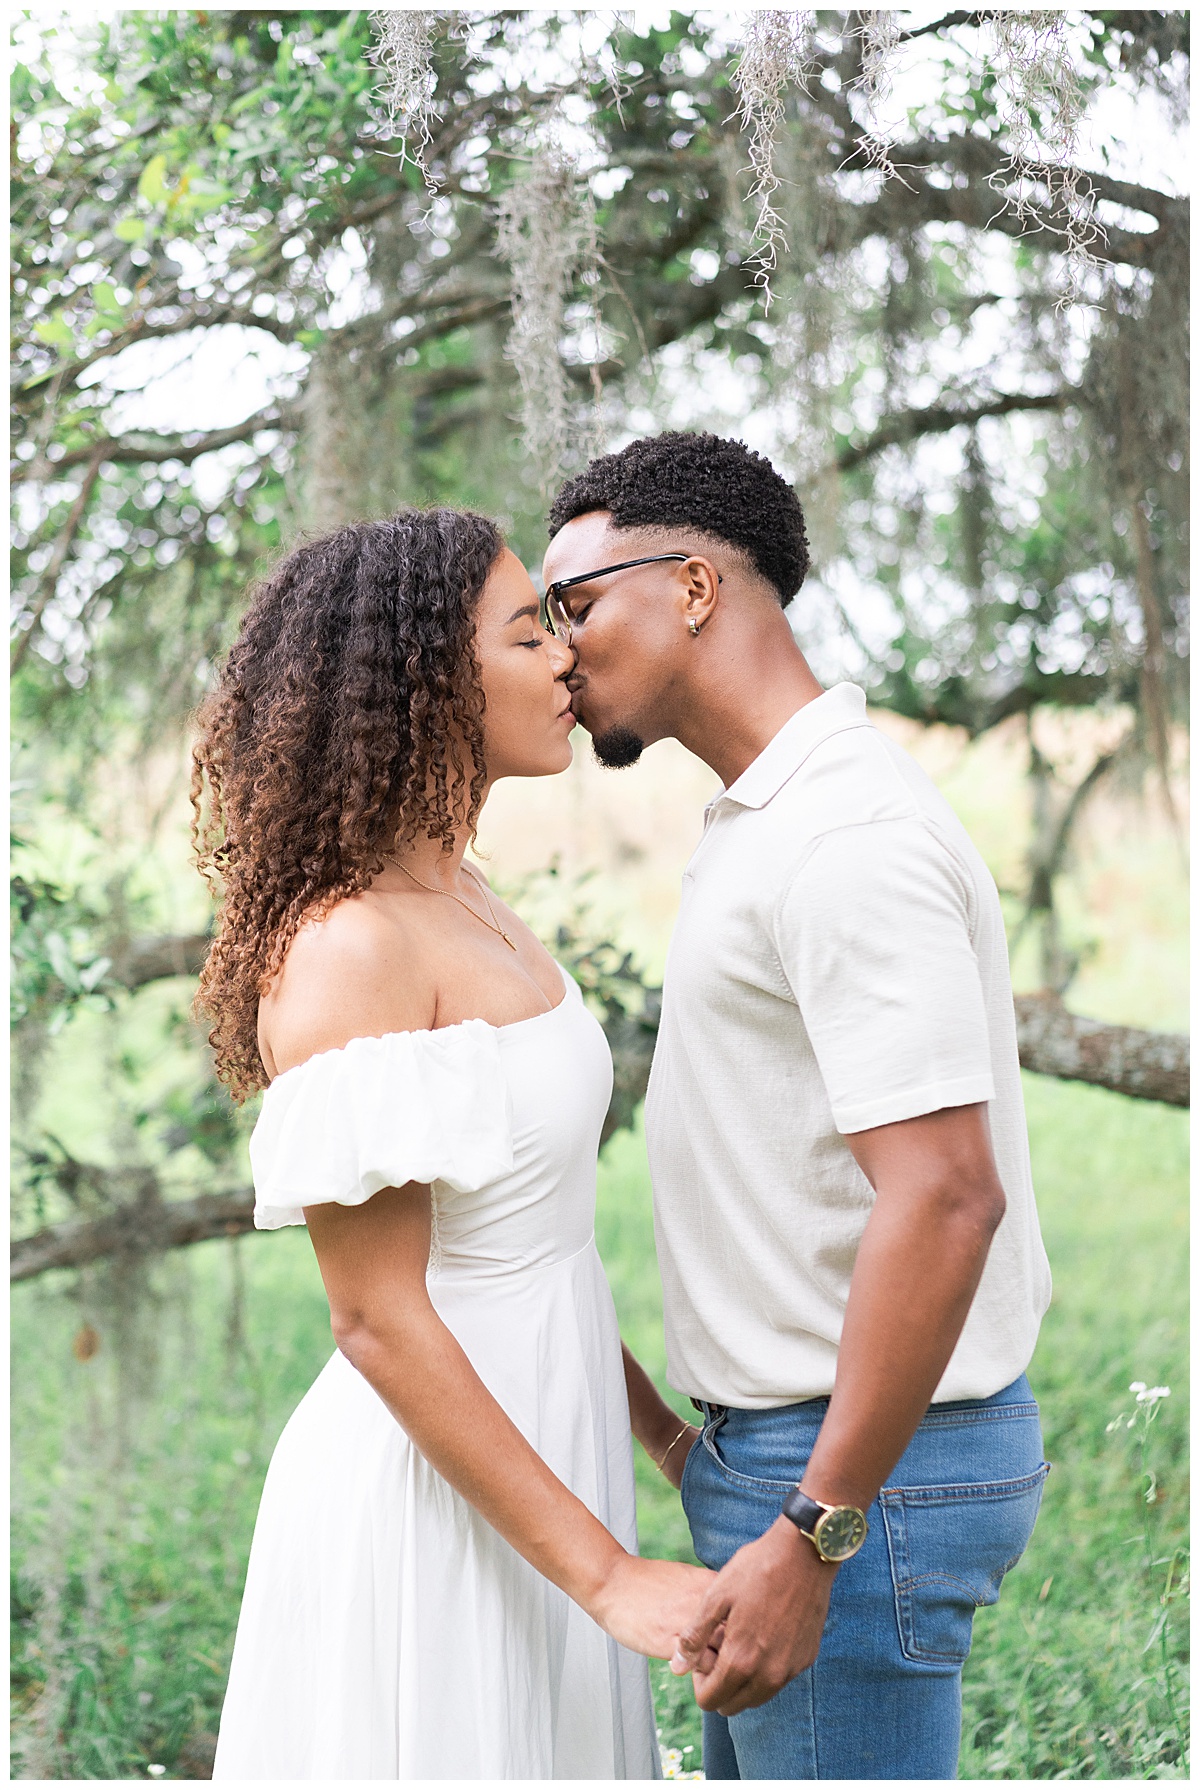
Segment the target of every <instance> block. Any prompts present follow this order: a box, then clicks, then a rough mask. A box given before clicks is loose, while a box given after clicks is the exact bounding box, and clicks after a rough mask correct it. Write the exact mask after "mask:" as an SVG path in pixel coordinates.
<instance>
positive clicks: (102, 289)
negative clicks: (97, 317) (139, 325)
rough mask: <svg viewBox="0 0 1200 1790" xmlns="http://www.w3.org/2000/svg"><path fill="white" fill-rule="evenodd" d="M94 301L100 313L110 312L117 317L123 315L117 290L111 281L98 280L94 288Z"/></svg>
mask: <svg viewBox="0 0 1200 1790" xmlns="http://www.w3.org/2000/svg"><path fill="white" fill-rule="evenodd" d="M92 300H93V302H94V304H95V306H96V309H97V310H98V311H110V312H113V313H115V315H116V316H117V317H121V316H122V315H123V308H122V306H121V303H120V300H119V299H118V298H117V289H116V287H115V286H114V285H113V283H112V281H111V280H97V281H96V284H95V285H94V286H93V287H92Z"/></svg>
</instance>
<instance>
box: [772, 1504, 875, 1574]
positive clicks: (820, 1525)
mask: <svg viewBox="0 0 1200 1790" xmlns="http://www.w3.org/2000/svg"><path fill="white" fill-rule="evenodd" d="M783 1514H784V1516H785V1517H788V1518H789V1519H790V1520H791V1521H792V1522H793V1523H795V1525H796V1527H797V1529H799V1531H800V1533H801V1535H807V1537H808V1539H809V1541H811V1542H812V1544H813V1547H814V1548H816V1550H817V1553H818V1554H819V1555H820V1556H821V1558H822V1560H827V1561H828V1562H829V1563H830V1565H837V1564H839V1563H840V1562H841V1561H843V1560H849V1559H850V1558H851V1557H852V1556H853V1555H855V1554H857V1552H858V1550H859V1548H861V1547H862V1544H863V1542H864V1541H866V1539H867V1519H866V1517H865V1516H864V1515H863V1513H862V1511H861V1510H859V1509H858V1508H857V1506H856V1505H853V1504H821V1503H819V1502H818V1500H817V1499H816V1498H810V1497H809V1496H808V1494H807V1493H806V1492H802V1491H801V1490H800V1487H799V1486H797V1487H796V1488H795V1490H794V1491H791V1492H789V1493H788V1495H787V1497H786V1498H785V1499H784V1501H783Z"/></svg>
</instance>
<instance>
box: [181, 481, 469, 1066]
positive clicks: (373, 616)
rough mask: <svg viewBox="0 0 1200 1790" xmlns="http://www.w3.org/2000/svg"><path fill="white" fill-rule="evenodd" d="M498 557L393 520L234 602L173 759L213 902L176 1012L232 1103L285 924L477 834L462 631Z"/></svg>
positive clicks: (442, 515)
mask: <svg viewBox="0 0 1200 1790" xmlns="http://www.w3.org/2000/svg"><path fill="white" fill-rule="evenodd" d="M502 550H503V541H502V540H501V537H500V533H499V531H498V530H497V528H496V527H495V525H494V524H493V523H491V522H489V521H487V519H486V518H485V517H483V516H476V515H472V514H470V513H469V512H464V511H458V510H403V511H401V512H400V513H399V514H398V515H396V516H392V517H390V518H389V519H388V520H387V521H384V522H355V523H351V524H350V525H349V526H348V527H346V528H341V529H339V530H338V531H337V532H336V533H335V534H330V535H325V536H324V537H322V538H321V539H319V540H314V541H308V542H305V543H303V544H302V545H301V546H298V547H296V548H294V549H293V551H292V552H291V553H289V554H288V555H287V556H286V558H284V559H282V560H281V561H280V562H279V564H278V565H277V566H276V567H275V568H274V570H273V571H272V572H271V573H270V574H269V575H268V577H267V578H266V579H265V580H264V581H263V582H262V583H261V584H260V585H259V587H258V588H257V590H256V591H255V593H254V596H253V599H252V601H251V604H250V608H249V610H248V611H247V613H246V616H245V619H244V620H243V622H242V626H241V630H240V632H239V634H238V638H237V641H236V642H235V644H234V646H233V649H232V651H231V652H230V654H229V657H228V659H227V660H226V662H225V666H224V669H223V670H222V672H221V675H220V678H219V680H218V682H217V686H216V688H215V690H214V691H213V692H212V694H211V695H210V696H209V697H208V699H207V700H206V701H205V703H204V704H203V705H202V707H201V709H200V711H199V714H198V717H197V721H198V726H199V737H198V739H197V741H196V744H195V747H194V748H193V753H192V758H193V766H192V807H193V810H194V820H193V826H192V838H193V843H194V846H195V851H196V858H197V862H198V864H199V867H200V870H201V872H202V873H203V874H204V875H205V876H206V877H207V878H208V880H209V882H210V884H213V885H215V886H217V887H219V888H220V889H221V890H222V891H223V896H224V899H223V903H222V907H221V912H220V918H219V924H218V930H217V935H216V938H215V940H214V942H213V946H212V949H211V950H210V952H209V955H208V961H207V963H206V964H205V966H204V971H203V974H202V975H201V978H200V991H199V994H198V995H197V997H196V1006H197V1011H198V1012H199V1013H201V1014H203V1015H204V1016H206V1017H207V1018H208V1019H209V1021H210V1022H211V1028H212V1029H211V1030H210V1032H209V1042H210V1043H211V1045H212V1046H213V1049H214V1051H215V1053H216V1063H217V1073H218V1075H219V1076H220V1077H221V1079H222V1080H223V1081H224V1082H225V1083H227V1085H228V1087H229V1090H230V1093H231V1094H232V1095H233V1097H234V1099H235V1100H244V1099H245V1098H246V1097H247V1096H248V1095H249V1094H252V1093H254V1092H255V1091H256V1090H258V1089H259V1088H262V1087H264V1086H265V1085H266V1082H267V1074H266V1070H265V1068H264V1066H263V1061H262V1058H261V1057H260V1055H259V1050H258V1030H257V1028H258V1003H259V998H260V996H261V995H262V994H264V993H265V992H266V989H267V988H268V987H269V985H270V983H271V981H272V979H273V978H274V976H275V975H276V974H277V973H278V971H279V968H280V966H281V964H282V962H283V959H284V954H285V953H286V951H287V949H288V946H289V945H290V944H291V942H292V939H293V938H294V937H295V934H296V930H297V928H298V927H299V926H300V925H301V923H302V922H303V921H304V920H305V919H307V918H310V917H313V916H314V915H317V914H320V913H321V912H323V911H325V910H326V909H327V908H328V907H329V906H330V905H332V903H333V902H335V901H337V900H339V899H341V898H342V897H343V896H346V895H352V894H356V893H357V892H358V891H360V890H362V889H365V888H366V887H367V886H368V884H369V883H370V882H371V880H372V879H373V878H374V877H375V876H377V875H378V873H379V871H380V870H381V869H382V867H383V861H384V858H385V856H386V855H387V854H388V853H389V852H391V851H394V850H395V849H396V847H397V845H400V844H403V843H405V842H407V841H408V840H411V839H415V838H417V837H418V836H419V835H421V834H425V835H427V836H428V837H429V838H431V839H441V840H443V841H444V842H445V845H446V848H447V850H449V849H451V848H452V846H453V843H454V839H455V834H456V831H457V830H458V829H459V828H460V827H462V826H463V824H464V823H466V824H467V825H469V826H471V827H473V826H474V824H475V821H476V819H477V818H478V815H479V808H480V805H481V803H482V800H483V791H484V782H485V773H484V763H483V710H484V701H483V690H482V688H481V686H480V681H479V664H478V660H477V658H476V656H475V645H474V635H475V612H476V607H477V604H478V601H479V596H480V593H481V591H482V590H483V586H484V584H485V582H486V580H487V577H488V573H489V572H490V571H491V569H492V567H493V566H494V565H495V563H496V561H497V559H498V558H499V556H500V553H501V552H502ZM206 785H207V797H208V799H207V801H206V800H205V788H206Z"/></svg>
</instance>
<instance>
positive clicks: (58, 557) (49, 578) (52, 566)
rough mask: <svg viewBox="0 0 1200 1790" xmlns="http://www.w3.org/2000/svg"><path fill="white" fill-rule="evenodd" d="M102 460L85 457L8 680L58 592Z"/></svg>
mask: <svg viewBox="0 0 1200 1790" xmlns="http://www.w3.org/2000/svg"><path fill="white" fill-rule="evenodd" d="M102 457H103V456H102V455H101V454H99V453H97V452H96V451H95V449H93V450H92V451H91V452H90V454H89V455H88V456H87V460H88V469H87V471H86V473H85V474H84V477H83V483H82V484H81V485H80V487H79V494H78V496H77V497H76V499H75V502H74V503H73V504H72V505H71V509H70V512H69V514H68V516H67V520H66V522H65V523H64V524H63V529H62V533H61V534H60V535H59V537H58V540H57V542H56V543H55V547H54V552H53V553H52V554H51V556H50V563H49V565H48V566H47V567H46V570H45V572H44V573H43V574H42V581H41V584H40V585H39V586H38V593H37V596H36V597H35V598H34V602H33V612H32V614H31V616H30V619H29V626H28V627H27V628H26V629H25V631H24V633H23V634H22V635H21V636H20V638H19V639H18V640H17V643H16V645H15V646H14V647H13V650H12V657H11V659H10V660H9V666H8V675H9V677H15V676H16V674H17V672H18V671H20V669H21V667H22V665H23V664H24V663H25V656H26V654H27V653H28V651H29V649H30V647H31V646H32V645H33V642H34V640H35V639H36V637H37V634H38V631H39V629H40V628H41V625H42V617H43V616H44V615H45V613H46V609H47V607H48V606H49V603H50V600H51V598H52V597H53V595H54V593H55V591H56V590H57V589H58V580H59V574H60V573H61V572H62V569H63V566H64V565H65V563H66V558H67V554H68V553H69V552H70V551H71V547H72V545H73V543H74V540H75V536H76V535H77V534H78V533H79V528H80V524H81V523H82V521H83V517H84V512H85V511H86V509H87V507H88V502H89V500H90V498H91V495H92V490H93V487H94V486H95V483H96V479H97V477H98V476H99V472H100V461H101V459H102ZM58 465H59V466H61V465H62V462H61V461H59V462H58Z"/></svg>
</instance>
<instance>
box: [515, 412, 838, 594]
mask: <svg viewBox="0 0 1200 1790" xmlns="http://www.w3.org/2000/svg"><path fill="white" fill-rule="evenodd" d="M593 510H607V511H608V512H609V513H610V515H611V516H612V519H613V522H614V523H615V524H616V526H617V527H618V528H696V529H700V530H701V531H702V532H703V533H704V534H708V535H713V536H715V537H716V538H717V539H718V540H721V541H727V542H728V543H729V545H730V546H731V547H736V548H737V549H738V550H739V551H740V552H742V553H743V554H745V555H746V557H747V558H748V559H750V560H752V561H753V562H754V565H755V567H756V569H757V570H758V571H759V572H760V573H761V574H762V576H763V577H764V578H765V579H766V581H767V583H768V584H770V585H773V586H774V588H775V590H776V591H778V593H779V601H780V603H781V604H782V605H783V606H784V608H786V607H787V605H788V604H789V603H790V602H791V600H792V598H793V597H794V596H795V594H796V592H797V591H798V590H799V589H800V586H801V585H802V584H803V583H804V576H805V573H806V572H807V571H808V535H807V533H806V532H805V527H804V511H803V510H802V509H801V508H800V501H799V499H798V498H797V496H796V493H795V492H794V491H793V490H792V487H791V486H790V485H789V484H788V483H787V481H786V480H785V479H782V478H780V476H779V474H778V473H777V472H776V470H775V468H774V467H773V466H772V465H771V462H770V461H769V460H767V459H764V457H763V456H762V454H755V453H752V452H751V450H750V449H749V448H748V447H747V446H746V444H745V443H744V442H742V441H727V440H726V439H725V438H724V437H723V436H720V435H692V434H686V433H677V434H669V435H650V436H646V437H645V438H644V439H643V440H641V441H631V442H630V443H629V445H628V447H623V448H622V449H621V451H620V453H617V454H603V455H602V456H601V457H600V458H599V459H598V460H593V461H592V462H591V464H590V466H588V467H587V468H586V470H585V471H583V472H581V473H580V474H579V475H578V477H577V478H573V479H568V480H567V482H566V484H565V485H564V486H563V488H562V490H561V491H560V492H559V494H558V496H557V497H556V498H555V499H554V502H553V504H552V505H551V508H550V517H549V525H548V526H549V530H550V535H551V537H552V538H553V536H554V535H556V534H557V533H558V531H559V529H560V528H562V527H564V525H565V524H566V523H568V522H573V521H574V520H575V518H576V516H586V515H588V514H589V513H590V512H591V511H593Z"/></svg>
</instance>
